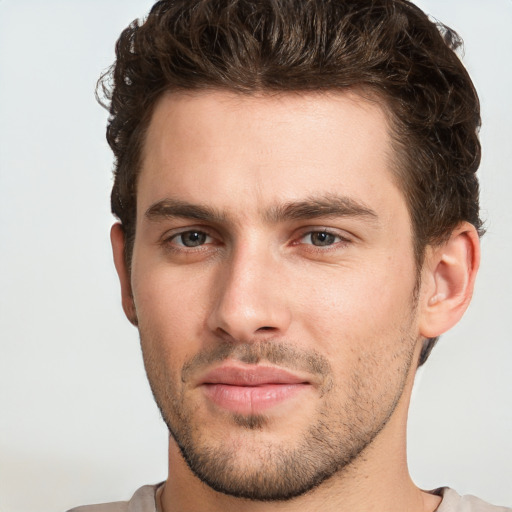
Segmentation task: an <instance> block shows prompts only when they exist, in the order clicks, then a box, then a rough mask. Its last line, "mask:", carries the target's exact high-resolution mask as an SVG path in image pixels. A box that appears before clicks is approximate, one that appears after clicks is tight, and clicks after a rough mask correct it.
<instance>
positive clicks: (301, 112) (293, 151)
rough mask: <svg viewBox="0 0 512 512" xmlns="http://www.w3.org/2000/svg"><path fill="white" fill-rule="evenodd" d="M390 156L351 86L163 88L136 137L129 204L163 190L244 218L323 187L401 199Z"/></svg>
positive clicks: (373, 108) (384, 136)
mask: <svg viewBox="0 0 512 512" xmlns="http://www.w3.org/2000/svg"><path fill="white" fill-rule="evenodd" d="M392 160H393V159H392V145H391V138H390V130H389V125H388V119H387V116H386V113H385V110H384V108H383V107H382V105H380V104H379V103H378V102H377V101H374V100H370V99H368V98H363V97H362V96H361V95H358V94H356V93H353V92H343V93H328V94H326V93H322V94H320V93H305V94H293V93H283V94H274V95H271V94H268V93H267V94H259V95H242V94H237V93H232V92H225V91H208V92H198V93H186V94H185V93H179V94H177V93H172V94H166V95H164V96H163V97H162V98H161V99H160V100H159V102H158V103H157V105H156V107H155V111H154V114H153V118H152V120H151V122H150V125H149V127H148V131H147V135H146V141H145V145H144V151H143V159H142V168H141V174H140V177H139V182H138V211H139V212H144V211H146V209H147V208H148V207H149V206H151V204H153V203H154V202H156V201H158V200H162V199H165V198H166V197H171V198H177V199H179V200H184V201H188V202H194V203H201V204H212V205H213V206H215V207H217V208H218V209H220V210H226V211H227V210H230V209H232V210H236V209H238V211H239V212H240V213H241V212H243V213H244V215H249V212H256V210H262V209H264V208H265V206H266V205H268V206H272V205H275V204H276V203H280V202H286V201H294V200H300V199H303V198H304V197H306V196H317V195H325V194H330V193H336V194H341V195H344V196H349V197H353V196H356V199H357V200H358V201H359V202H363V203H365V202H367V201H368V200H371V202H372V203H379V202H386V199H392V200H398V201H401V199H402V198H401V197H400V196H401V194H400V192H399V191H398V190H397V189H396V187H395V185H394V175H393V173H392V171H391V167H392ZM390 192H393V194H392V196H393V197H391V196H390V195H389V193H390ZM395 196H396V197H395ZM381 206H385V205H381Z"/></svg>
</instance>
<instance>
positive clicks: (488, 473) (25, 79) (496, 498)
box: [0, 0, 512, 512]
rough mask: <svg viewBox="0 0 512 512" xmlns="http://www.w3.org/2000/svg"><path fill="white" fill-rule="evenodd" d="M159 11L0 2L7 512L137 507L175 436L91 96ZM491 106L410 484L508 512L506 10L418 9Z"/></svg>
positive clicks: (423, 398) (1, 464) (422, 390)
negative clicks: (478, 210)
mask: <svg viewBox="0 0 512 512" xmlns="http://www.w3.org/2000/svg"><path fill="white" fill-rule="evenodd" d="M151 3H152V2H151V1H149V0H87V1H85V0H82V1H80V0H46V1H43V0H0V322H1V326H0V337H1V338H0V343H1V345H0V512H35V511H37V512H50V511H56V510H65V509H67V508H69V507H71V506H75V505H79V504H85V503H93V502H102V501H112V500H118V499H127V498H129V497H130V496H131V494H132V493H133V492H134V491H135V489H137V488H138V487H139V486H141V485H143V484H146V483H156V482H158V481H161V480H163V479H164V478H165V477H166V457H167V453H166V449H167V433H166V429H165V427H164V424H163V422H162V421H161V419H160V416H159V413H158V411H157V408H156V406H155V405H154V404H153V399H152V396H151V393H150V391H149V386H148V384H147V383H146V378H145V374H144V369H143V366H142V361H141V357H140V350H139V345H138V337H137V332H136V330H135V329H134V328H133V327H131V326H130V325H129V324H128V322H127V321H126V320H125V319H124V316H123V313H122V310H121V306H120V298H119V291H118V283H117V278H116V276H115V273H114V267H113V264H112V258H111V254H110V245H109V237H108V232H109V227H110V225H111V223H112V217H111V216H110V213H109V193H110V187H111V176H110V171H111V168H112V157H111V153H110V150H109V149H108V147H107V144H106V142H105V140H104V130H105V123H106V113H105V111H103V109H101V108H100V107H99V106H98V105H97V104H96V102H95V99H94V87H95V82H96V80H97V78H98V76H99V75H100V73H101V71H102V70H104V69H105V68H106V67H107V66H108V65H109V64H110V63H111V62H112V60H113V56H114V53H113V48H114V43H115V40H116V39H117V36H118V35H119V33H120V31H121V30H122V29H123V28H124V27H125V26H126V25H127V24H128V23H129V22H130V21H131V20H133V19H134V18H136V17H141V16H144V15H145V14H146V12H147V11H148V9H149V7H150V5H151ZM418 3H419V4H420V6H422V7H423V8H424V9H425V10H426V11H427V12H428V13H430V14H432V15H433V16H434V17H436V18H437V19H439V20H442V21H443V22H445V23H447V24H448V25H450V26H452V27H453V28H455V29H456V30H457V31H458V32H459V33H460V34H461V35H462V36H463V38H464V40H465V43H466V44H465V57H464V62H465V64H466V66H467V67H468V68H469V71H470V73H471V74H472V76H473V79H474V81H475V83H476V86H477V89H478V91H479V93H480V95H481V100H482V111H483V120H484V126H483V129H482V132H481V139H482V144H483V148H484V157H483V162H482V166H481V171H480V177H481V184H482V208H483V216H484V218H485V219H486V220H487V230H488V232H487V235H486V236H485V238H484V240H483V242H482V245H483V263H482V268H481V272H480V276H479V279H478V283H477V287H476V294H475V297H474V300H473V304H472V305H471V307H470V309H469V311H468V313H467V314H466V316H465V318H464V319H463V321H462V322H461V323H460V325H459V326H457V327H456V328H455V329H453V330H452V331H451V332H450V333H448V334H446V335H445V336H443V337H442V339H441V341H440V343H439V345H438V346H437V347H436V349H435V350H434V352H433V354H432V356H431V359H430V360H429V362H428V363H427V364H426V366H425V368H424V369H423V370H421V371H420V374H419V376H418V379H417V384H416V388H415V392H414V396H413V403H412V406H411V413H410V426H409V460H410V469H411V473H412V475H413V478H414V479H415V481H416V482H417V483H418V485H420V486H421V487H423V488H435V487H438V486H441V485H450V486H452V487H455V488H456V489H457V490H458V491H459V492H460V493H472V494H476V495H479V496H480V497H482V498H484V499H486V500H489V501H491V502H494V503H500V504H508V505H509V506H510V505H512V440H511V436H512V409H511V393H512V383H511V371H510V365H511V362H512V339H511V334H510V331H511V325H512V324H511V317H512V286H511V285H512V274H511V265H510V260H511V253H512V227H511V223H512V213H511V208H510V203H511V201H510V195H511V190H512V176H511V172H510V162H511V161H512V128H511V119H512V102H511V99H510V95H511V91H512V72H511V64H512V1H511V0H490V1H488V2H482V1H481V0H423V1H421V2H418Z"/></svg>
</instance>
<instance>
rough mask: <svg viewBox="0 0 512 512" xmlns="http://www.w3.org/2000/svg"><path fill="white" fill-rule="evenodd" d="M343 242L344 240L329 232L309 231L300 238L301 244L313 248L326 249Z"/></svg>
mask: <svg viewBox="0 0 512 512" xmlns="http://www.w3.org/2000/svg"><path fill="white" fill-rule="evenodd" d="M343 241H345V240H344V238H342V237H341V236H339V235H335V234H334V233H330V232H329V231H310V232H309V233H306V234H305V235H304V236H303V237H302V238H301V242H302V243H304V244H310V245H314V246H315V247H328V246H330V245H334V244H337V243H340V242H343Z"/></svg>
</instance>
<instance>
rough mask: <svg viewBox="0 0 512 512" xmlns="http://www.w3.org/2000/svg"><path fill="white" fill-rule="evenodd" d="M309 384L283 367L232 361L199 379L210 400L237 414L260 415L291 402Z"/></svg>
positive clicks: (309, 383)
mask: <svg viewBox="0 0 512 512" xmlns="http://www.w3.org/2000/svg"><path fill="white" fill-rule="evenodd" d="M311 385H312V384H311V382H310V381H308V380H307V379H305V378H304V377H303V376H300V375H296V374H294V373H291V372H289V371H288V370H284V369H282V368H278V367H273V366H260V365H245V364H242V363H236V364H235V363H234V362H233V363H229V364H224V365H222V366H220V367H217V368H215V369H213V370H211V371H210V372H208V373H207V374H206V375H205V376H204V377H203V378H202V379H201V382H200V387H201V389H202V391H203V393H204V395H205V396H206V398H207V399H208V400H209V401H211V402H212V403H214V404H215V405H216V406H218V407H220V408H221V409H225V410H228V411H231V412H235V413H238V414H261V413H263V412H265V411H267V410H269V409H271V408H273V407H276V406H278V405H283V403H284V402H287V401H291V400H292V399H293V398H295V397H296V396H297V395H298V394H300V393H301V392H304V391H306V390H308V389H310V388H311Z"/></svg>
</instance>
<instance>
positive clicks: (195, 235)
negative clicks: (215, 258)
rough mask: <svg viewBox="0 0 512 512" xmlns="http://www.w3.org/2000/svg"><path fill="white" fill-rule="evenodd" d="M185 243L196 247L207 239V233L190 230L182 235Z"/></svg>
mask: <svg viewBox="0 0 512 512" xmlns="http://www.w3.org/2000/svg"><path fill="white" fill-rule="evenodd" d="M181 239H182V241H183V244H184V245H185V246H187V247H196V246H198V245H201V244H203V243H204V241H205V240H206V235H205V234H204V233H200V232H199V231H189V232H188V233H185V235H183V236H182V238H181Z"/></svg>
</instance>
